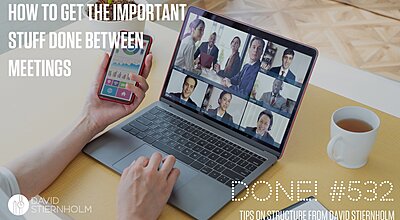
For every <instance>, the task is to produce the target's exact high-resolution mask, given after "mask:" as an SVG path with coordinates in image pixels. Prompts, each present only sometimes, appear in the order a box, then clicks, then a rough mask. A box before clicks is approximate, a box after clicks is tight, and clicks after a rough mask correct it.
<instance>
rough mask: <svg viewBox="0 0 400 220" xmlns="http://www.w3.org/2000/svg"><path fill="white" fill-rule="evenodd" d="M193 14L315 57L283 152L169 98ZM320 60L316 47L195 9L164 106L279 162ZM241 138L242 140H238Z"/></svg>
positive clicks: (178, 42) (189, 12)
mask: <svg viewBox="0 0 400 220" xmlns="http://www.w3.org/2000/svg"><path fill="white" fill-rule="evenodd" d="M191 13H194V14H196V15H199V16H202V17H204V18H207V19H210V20H214V21H216V22H218V23H221V24H224V25H228V26H230V27H234V28H235V29H237V30H240V31H243V32H246V33H248V34H250V35H253V36H258V37H261V38H262V39H267V40H268V41H272V42H273V43H276V44H280V45H282V46H284V47H287V48H291V49H293V50H295V51H298V52H300V53H303V54H305V55H308V56H310V57H311V61H310V64H309V67H308V69H307V73H306V75H305V77H304V82H303V86H302V87H301V89H300V92H299V96H298V99H297V101H296V104H295V106H294V108H293V113H292V115H291V117H290V119H289V122H288V126H287V127H286V130H285V133H284V136H283V138H282V141H281V144H280V147H279V148H277V147H275V146H273V145H270V144H267V143H265V142H261V141H257V140H254V139H251V138H250V137H249V135H248V134H246V133H245V132H243V131H240V130H232V129H231V128H229V127H228V126H227V125H224V124H222V123H218V122H217V121H216V120H215V119H213V118H211V117H209V116H207V115H206V114H203V113H201V112H199V111H197V110H195V109H192V108H190V107H188V106H185V105H183V104H181V103H179V101H176V100H173V99H170V98H168V97H167V96H166V95H165V94H166V90H167V86H168V83H169V80H170V78H171V74H172V72H173V70H174V61H175V58H176V56H177V53H178V50H179V47H180V43H181V40H180V39H181V38H182V36H183V34H184V28H185V27H186V25H187V22H188V18H189V15H190V14H191ZM317 56H318V51H317V50H316V49H315V48H313V47H310V46H307V45H305V44H302V43H299V42H296V41H293V40H291V39H288V38H285V37H282V36H279V35H276V34H273V33H270V32H268V31H265V30H261V29H259V28H256V27H253V26H250V25H248V24H244V23H242V22H239V21H236V20H233V19H230V18H226V17H223V16H220V15H216V14H214V13H212V12H208V11H205V10H203V9H200V8H197V7H194V6H191V7H189V8H188V10H187V13H186V16H185V20H184V22H183V24H182V28H181V32H180V33H179V37H178V39H177V42H176V46H175V50H174V53H173V55H172V59H171V62H170V65H169V68H168V72H167V76H166V78H165V81H164V85H163V89H162V91H161V95H160V101H163V102H165V103H167V104H169V105H170V106H172V107H174V108H176V109H178V110H180V111H182V112H184V113H185V114H188V115H190V116H191V117H194V118H196V119H198V120H200V121H202V122H204V123H207V124H209V125H211V126H213V127H215V128H217V129H219V130H221V131H222V132H225V133H227V134H229V135H232V136H235V137H237V138H238V139H240V140H241V141H244V142H246V143H248V144H250V145H252V146H255V147H257V148H259V149H260V150H263V151H268V152H270V153H272V154H274V155H276V156H277V157H278V158H280V157H281V156H282V153H283V151H284V149H285V146H286V144H287V140H288V136H289V134H290V131H291V129H292V127H293V124H294V121H295V118H296V115H297V112H298V110H299V105H300V103H301V101H302V98H303V97H304V92H305V89H306V87H307V84H308V82H309V80H310V78H311V72H312V70H313V67H314V64H315V61H316V58H317ZM238 134H239V135H240V136H238Z"/></svg>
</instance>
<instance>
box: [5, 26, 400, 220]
mask: <svg viewBox="0 0 400 220" xmlns="http://www.w3.org/2000/svg"><path fill="white" fill-rule="evenodd" d="M79 25H80V24H79V23H74V24H72V25H69V26H67V27H65V28H63V30H64V31H67V30H79ZM146 32H147V33H149V34H151V35H152V36H153V37H154V45H153V47H152V52H153V54H154V65H153V69H152V72H151V74H150V77H149V79H148V81H149V84H150V85H151V88H150V90H149V92H148V94H147V95H146V99H145V101H144V102H143V103H142V105H141V106H140V108H139V110H140V109H141V108H144V107H145V106H147V105H149V104H150V103H152V102H154V101H155V100H157V99H158V96H159V93H160V90H161V85H162V83H163V81H164V77H165V74H166V71H165V70H166V68H167V66H168V65H169V60H170V57H171V54H172V51H173V48H174V44H173V43H171V42H174V41H175V40H176V37H177V33H176V32H174V31H171V30H169V29H166V28H164V27H161V26H159V25H156V24H153V23H148V24H147V25H146ZM102 56H103V54H102V52H101V51H97V50H63V51H62V52H60V51H56V50H48V49H41V50H40V51H39V50H13V51H10V52H8V53H6V54H2V55H1V56H0V64H1V66H8V59H17V58H26V57H29V58H32V59H34V58H38V59H39V58H40V59H46V58H48V59H50V58H54V57H57V58H61V59H62V58H64V59H67V58H68V59H71V61H72V63H73V66H72V71H73V75H72V76H71V77H69V78H62V79H61V78H60V79H45V78H40V79H39V78H29V79H26V78H25V79H24V78H11V77H8V76H7V75H6V74H1V75H0V81H1V82H3V84H4V86H2V88H1V91H2V92H1V93H0V98H1V100H2V101H3V103H8V104H7V105H6V106H2V108H3V110H2V113H3V114H1V116H0V119H1V121H2V122H3V123H1V125H0V126H1V127H0V131H1V132H2V139H1V143H2V144H1V146H2V149H1V154H0V161H1V162H2V163H4V162H5V161H7V160H9V159H12V158H14V157H15V156H16V155H18V154H20V153H22V152H24V151H26V150H27V149H29V148H31V147H34V146H35V145H38V144H40V143H42V142H43V141H44V140H46V139H47V138H48V137H49V136H53V135H55V134H56V133H57V132H59V131H60V130H61V129H62V128H64V127H65V126H66V125H67V124H68V123H69V122H70V121H71V120H73V119H74V117H75V116H76V115H77V114H78V112H79V111H80V109H81V106H82V104H83V102H84V99H85V96H86V94H87V92H86V91H88V88H89V85H90V82H92V81H93V79H94V75H95V73H96V69H97V67H98V65H99V64H100V61H101V58H102ZM321 61H322V63H323V64H324V65H331V66H335V67H336V68H335V69H336V70H341V71H344V72H349V71H353V70H354V69H353V68H350V67H348V68H346V66H344V65H342V64H337V63H335V62H330V61H329V60H328V59H326V58H323V57H320V59H319V61H318V62H319V63H321ZM329 69H330V68H329V67H325V66H318V65H317V67H316V71H315V73H314V76H315V77H314V76H313V78H312V82H322V84H323V83H327V84H329V83H331V82H327V80H326V79H324V77H322V76H326V75H329V72H328V70H329ZM355 71H358V70H355ZM339 75H340V74H339ZM368 77H369V76H368ZM382 79H384V78H382ZM365 80H366V79H363V80H362V81H360V83H362V84H363V83H364V87H366V86H369V85H368V84H367V85H365V83H366V82H365ZM369 80H370V81H369V82H374V83H377V84H378V88H379V89H381V91H382V93H381V94H382V95H384V96H385V95H386V97H389V99H390V98H391V97H394V95H395V94H400V93H399V92H398V91H399V90H400V87H399V86H398V84H394V83H393V81H389V80H386V81H380V80H381V79H376V78H374V77H369ZM380 83H381V84H380ZM331 86H332V85H331ZM358 86H359V85H358ZM362 86H363V85H361V87H362ZM327 87H329V86H327ZM338 87H340V89H343V88H346V87H344V86H338ZM15 88H20V89H15ZM373 88H374V87H373ZM357 91H359V90H357ZM357 91H356V92H355V93H354V94H356V96H358V97H359V98H360V97H361V98H363V97H362V96H361V95H360V94H358V92H357ZM10 92H13V94H12V95H10ZM335 92H336V91H335ZM342 92H343V91H342ZM393 92H394V93H393ZM338 93H340V92H338ZM354 94H348V95H346V96H348V97H350V98H353V97H354ZM39 96H41V97H42V98H41V99H34V97H39ZM372 97H373V96H372ZM373 98H374V97H373ZM354 99H355V100H357V98H354ZM392 100H396V99H392ZM397 100H398V99H397ZM358 101H360V100H358ZM371 102H373V103H374V104H376V105H372V104H370V103H371ZM364 103H366V104H369V105H371V106H374V107H375V108H380V106H384V108H380V109H382V110H383V111H386V112H390V113H391V114H394V115H396V114H398V113H399V112H400V111H399V108H398V104H396V103H395V104H390V103H391V101H390V100H389V101H388V100H386V101H385V100H383V101H381V100H378V101H376V100H375V101H374V100H373V99H371V100H369V102H364ZM346 105H362V104H359V103H356V102H354V101H352V100H349V99H347V98H344V97H341V96H338V95H336V94H334V93H331V92H328V91H326V90H323V89H321V88H318V87H315V86H312V85H311V86H309V88H308V91H307V94H306V95H305V98H304V101H303V104H302V106H301V108H300V112H299V115H298V117H297V120H296V123H295V126H294V128H293V132H292V135H291V137H290V138H289V141H288V144H287V148H286V152H285V154H284V156H283V158H282V159H281V160H280V161H279V162H278V163H277V164H276V165H275V166H273V167H272V168H271V169H269V170H268V171H267V172H265V173H264V174H263V175H262V176H260V177H259V180H265V181H268V182H270V183H271V184H272V186H274V183H275V181H280V182H281V183H282V184H283V185H284V186H285V187H286V188H287V187H288V186H289V184H290V182H289V181H290V180H293V181H297V180H310V181H318V192H317V195H316V197H317V198H318V199H319V200H320V201H321V202H322V203H323V204H324V205H325V206H326V207H328V208H329V209H348V208H349V207H352V208H354V209H374V210H376V209H396V208H397V211H399V210H398V207H395V203H396V202H398V201H397V200H398V199H400V191H399V189H398V188H397V187H399V186H400V180H399V179H398V178H395V177H397V176H396V174H398V172H396V170H399V169H400V163H399V162H398V158H397V157H398V155H400V148H399V147H398V146H400V139H399V137H398V136H399V135H398V128H399V127H400V119H399V118H397V117H394V116H392V115H389V114H386V113H383V112H381V111H378V110H374V111H375V112H376V113H377V114H378V115H379V117H380V118H381V128H380V131H379V134H378V137H377V142H376V145H375V146H374V148H373V151H372V153H371V156H370V158H369V162H368V164H367V165H366V166H365V167H363V168H361V169H357V170H349V169H345V168H342V167H340V166H338V165H336V164H335V163H334V162H332V161H330V160H329V158H328V156H327V155H326V144H327V142H328V140H329V119H330V115H331V114H332V112H333V111H334V110H335V109H337V108H339V107H342V106H346ZM368 108H370V107H368ZM61 116H62V117H61ZM316 131H318V135H315V133H316ZM3 135H4V136H3ZM7 146H11V147H7ZM119 179H120V177H119V175H117V174H115V173H114V172H113V171H111V170H109V169H107V168H105V167H104V166H102V165H100V164H98V163H97V162H95V161H94V160H92V159H91V158H89V157H87V156H85V155H83V154H79V155H78V157H77V158H76V159H75V160H74V161H72V162H71V164H70V165H69V166H68V167H67V169H66V170H65V171H64V172H63V173H62V175H61V176H60V177H59V178H58V179H57V180H56V181H55V182H54V183H53V184H52V185H51V186H50V187H49V188H48V189H47V190H46V191H45V192H43V193H42V194H41V195H42V196H43V197H49V196H57V197H59V199H60V205H66V204H68V205H91V206H92V208H93V213H91V214H75V215H72V214H71V216H72V217H73V218H76V219H114V218H115V216H116V205H115V204H116V189H117V185H118V182H119ZM334 180H337V181H341V180H344V181H347V182H346V183H347V184H348V181H349V180H359V181H361V183H364V182H365V181H368V180H372V181H376V182H377V183H378V184H379V183H380V182H381V181H385V180H388V181H391V182H392V183H393V184H394V190H393V192H392V193H391V194H390V195H389V196H388V197H389V198H395V202H367V201H365V200H363V199H361V201H360V202H358V203H355V202H351V201H349V200H348V199H342V201H341V202H332V201H331V198H330V196H329V191H330V186H331V185H332V184H333V181H334ZM295 185H296V184H295ZM362 189H365V190H366V189H368V188H365V187H364V188H362ZM378 189H379V190H378V191H377V192H378V195H379V198H380V197H381V196H382V195H383V194H384V193H385V192H387V191H388V186H387V185H384V186H382V187H379V188H378ZM265 190H266V188H265V187H262V186H261V187H257V190H256V194H257V195H259V196H260V197H262V196H265V195H267V194H265ZM365 192H366V191H364V192H363V196H364V194H365ZM311 194H313V195H315V193H311ZM241 195H243V193H242V194H241ZM241 195H240V196H241ZM307 195H308V194H307V193H303V194H302V197H305V196H307ZM352 195H353V196H354V195H355V194H352ZM240 196H239V197H240ZM274 196H275V194H273V197H272V199H270V200H269V201H267V202H258V201H255V200H254V199H253V198H251V196H250V198H248V199H246V200H245V201H243V202H231V203H229V204H228V205H227V206H226V207H225V208H224V209H222V210H221V211H220V212H218V213H217V215H216V216H215V217H216V218H217V219H225V218H229V219H239V210H241V209H253V210H255V209H262V210H267V209H281V208H284V207H286V206H288V205H289V204H292V203H294V201H290V200H289V199H287V198H285V197H281V200H279V202H275V199H273V198H275V197H274ZM365 196H369V194H368V195H367V194H365ZM379 198H378V200H379ZM396 214H400V213H396ZM172 216H173V217H174V218H183V219H184V218H189V216H187V215H186V214H185V213H183V212H181V211H179V210H177V209H176V208H174V207H172V206H169V205H168V206H167V207H166V208H165V209H164V211H163V213H162V216H161V218H162V219H167V218H168V217H172Z"/></svg>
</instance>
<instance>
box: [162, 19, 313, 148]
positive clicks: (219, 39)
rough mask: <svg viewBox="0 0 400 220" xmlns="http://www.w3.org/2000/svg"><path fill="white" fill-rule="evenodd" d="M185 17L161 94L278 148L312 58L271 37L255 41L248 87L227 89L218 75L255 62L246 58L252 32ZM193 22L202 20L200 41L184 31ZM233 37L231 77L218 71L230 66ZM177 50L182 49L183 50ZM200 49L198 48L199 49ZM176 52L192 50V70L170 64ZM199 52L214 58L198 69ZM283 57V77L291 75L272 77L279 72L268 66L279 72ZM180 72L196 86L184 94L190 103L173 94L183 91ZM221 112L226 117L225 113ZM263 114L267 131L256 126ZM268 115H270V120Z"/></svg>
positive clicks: (243, 67)
mask: <svg viewBox="0 0 400 220" xmlns="http://www.w3.org/2000/svg"><path fill="white" fill-rule="evenodd" d="M188 16H189V18H188V19H187V20H186V23H185V24H184V27H183V29H184V31H183V33H181V35H180V43H181V44H180V45H179V47H177V49H176V50H177V51H176V53H175V55H174V59H173V61H172V64H173V65H172V68H173V69H172V71H171V72H172V73H171V75H170V76H169V77H167V81H168V82H167V87H166V88H164V89H165V90H164V91H163V92H164V96H165V97H167V98H169V99H171V100H172V101H174V102H175V103H179V104H181V105H184V106H187V107H190V108H192V109H194V110H196V112H198V113H202V114H203V115H204V116H206V117H207V118H211V119H213V120H214V121H217V122H219V123H220V124H224V125H225V126H227V127H228V128H231V129H232V130H234V131H237V132H239V133H242V134H243V135H245V136H247V137H249V138H251V139H254V140H256V141H257V142H259V143H262V144H263V145H265V144H268V145H272V146H274V147H275V148H277V149H279V148H280V146H281V143H282V140H283V139H284V137H285V135H286V134H287V132H288V125H289V124H290V120H292V118H293V114H292V113H293V112H295V110H296V108H297V105H298V101H299V98H300V97H299V94H301V92H302V89H303V83H304V82H305V80H306V77H307V72H308V71H310V69H311V65H310V64H311V62H312V57H311V56H309V55H306V54H303V53H301V52H299V51H297V50H296V48H295V47H294V48H293V49H292V48H290V47H285V46H282V45H279V44H277V43H275V42H274V41H268V40H267V39H261V40H262V41H263V44H264V47H263V49H262V51H261V54H259V55H258V56H259V59H258V60H259V63H260V65H259V68H258V69H257V70H256V71H255V74H254V76H255V77H253V78H254V80H253V81H252V83H250V84H251V86H250V87H251V90H247V91H246V90H245V89H241V88H240V82H239V86H238V87H236V88H234V87H227V86H226V85H224V83H223V79H224V78H228V77H230V78H235V76H236V75H239V74H240V71H244V70H243V69H245V68H246V66H247V67H248V66H249V64H250V65H252V64H253V65H254V63H257V61H256V62H254V55H252V57H253V60H251V59H250V53H251V52H252V51H251V47H252V44H250V43H251V41H252V39H253V38H254V37H255V36H254V35H251V34H248V33H246V32H243V31H240V30H237V29H234V28H232V27H230V26H228V25H224V24H222V23H218V22H216V21H213V20H210V19H207V18H205V17H202V16H199V15H197V14H194V13H190V14H189V15H188ZM198 19H200V20H202V22H198V21H199V20H198ZM194 23H195V24H196V23H197V25H198V26H202V25H201V24H200V25H199V23H203V28H204V32H203V35H202V37H201V39H200V40H198V39H196V42H195V40H193V39H194V38H195V37H193V35H195V34H190V33H191V25H192V24H194ZM193 27H194V25H193ZM212 35H214V37H215V43H214V46H213V47H211V48H210V47H209V45H208V41H209V39H211V36H212ZM188 37H192V41H193V42H191V43H192V45H193V44H194V46H193V47H192V48H193V49H189V50H188V48H189V47H187V45H188V44H187V42H189V41H188V39H185V38H188ZM235 38H236V39H237V38H239V39H240V46H239V47H238V49H237V53H235V54H238V55H239V62H240V64H239V65H238V66H239V73H236V74H233V75H232V76H224V75H223V74H221V75H220V74H219V73H220V71H221V70H224V68H226V67H227V66H228V65H229V64H230V65H231V69H233V68H232V63H233V62H229V59H231V58H232V57H233V56H234V53H233V52H232V51H233V49H232V48H233V46H232V43H234V41H233V40H234V39H235ZM236 41H237V40H236ZM255 41H257V40H255ZM184 42H185V43H184ZM235 43H236V42H235ZM204 45H206V46H204ZM214 47H216V48H218V53H216V52H215V51H216V50H213V48H214ZM182 48H185V49H184V50H183V49H182ZM205 48H206V49H205ZM202 49H203V51H201V50H202ZM180 50H182V51H185V52H186V54H185V53H181V55H182V54H184V55H185V57H186V58H187V57H190V54H187V53H189V52H193V51H194V53H195V54H196V53H197V57H194V55H193V56H192V58H193V67H192V68H188V66H187V65H184V64H182V62H181V63H179V64H178V63H177V62H176V61H177V59H179V55H180V52H182V51H180ZM198 50H200V51H198ZM196 51H197V52H196ZM202 53H207V54H208V55H213V56H215V57H216V60H217V62H216V63H212V65H211V67H202V66H201V61H200V62H199V61H198V60H196V59H201V58H202V55H203V54H202ZM285 56H286V57H285ZM288 56H289V58H291V62H289V67H288V68H287V69H288V70H286V71H287V73H286V76H288V74H289V73H288V72H290V73H291V76H292V77H291V78H290V77H284V76H279V75H277V74H279V72H280V71H278V73H276V72H271V70H273V71H274V70H278V69H279V70H282V68H281V66H283V65H284V64H283V63H284V62H285V59H286V65H288V62H287V58H288ZM256 57H257V56H256ZM181 58H182V57H181ZM181 60H182V59H181ZM256 60H257V59H256ZM235 61H237V59H236V60H235ZM196 63H197V65H196ZM215 64H219V66H220V69H221V70H220V71H219V72H218V73H217V71H216V67H215ZM189 66H190V65H189ZM284 74H285V73H284ZM186 76H190V78H195V79H196V80H197V85H196V87H195V89H194V90H193V92H192V94H191V95H190V99H192V101H193V102H194V103H195V105H194V104H193V102H191V103H189V102H187V101H183V100H182V99H181V97H182V96H180V97H178V96H177V95H176V94H177V93H183V89H184V86H183V85H184V83H185V82H184V79H185V77H186ZM293 76H294V77H293ZM244 78H245V77H243V79H244ZM232 81H233V80H232ZM232 81H231V82H232ZM247 88H248V86H247ZM210 90H211V91H210ZM222 91H225V92H226V93H230V95H225V96H226V97H228V98H229V101H230V104H229V106H228V108H226V111H225V114H224V115H223V116H217V115H216V112H217V110H218V108H219V107H220V108H222V107H221V106H219V100H222V99H220V95H222V94H221V93H222ZM171 94H175V95H171ZM226 97H225V99H226ZM226 115H228V116H229V117H225V116H226ZM265 115H266V116H267V117H268V118H269V124H270V127H269V129H261V128H262V126H261V125H258V124H259V122H260V124H261V121H262V120H260V116H265ZM270 115H272V120H271V118H270V117H271V116H270ZM263 118H265V117H263ZM271 121H272V123H271ZM264 122H265V120H264ZM264 124H265V123H264ZM264 127H265V126H264ZM259 128H260V129H259ZM258 131H264V134H263V135H261V134H260V133H259V132H258ZM267 136H268V137H267Z"/></svg>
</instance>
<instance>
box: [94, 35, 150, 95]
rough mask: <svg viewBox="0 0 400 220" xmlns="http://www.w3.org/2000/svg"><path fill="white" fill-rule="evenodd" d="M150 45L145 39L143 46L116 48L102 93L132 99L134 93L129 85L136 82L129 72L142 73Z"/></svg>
mask: <svg viewBox="0 0 400 220" xmlns="http://www.w3.org/2000/svg"><path fill="white" fill-rule="evenodd" d="M148 45H149V41H148V40H145V39H144V40H143V48H138V47H134V46H132V47H129V48H123V49H117V48H115V49H114V53H113V54H112V57H111V60H110V64H109V66H108V69H107V73H106V76H105V79H104V83H103V85H102V88H101V91H100V95H102V96H106V97H110V98H116V99H119V100H123V101H130V100H131V98H132V95H133V94H132V92H131V91H130V90H128V89H127V87H128V85H129V84H131V85H135V83H136V82H135V81H132V80H130V77H129V74H130V73H132V74H136V75H137V74H139V73H140V70H141V65H143V59H144V58H145V55H146V51H147V47H148Z"/></svg>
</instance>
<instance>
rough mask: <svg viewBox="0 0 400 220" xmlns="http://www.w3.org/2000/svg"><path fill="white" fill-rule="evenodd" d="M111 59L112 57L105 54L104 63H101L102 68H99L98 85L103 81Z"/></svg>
mask: <svg viewBox="0 0 400 220" xmlns="http://www.w3.org/2000/svg"><path fill="white" fill-rule="evenodd" d="M109 59H110V56H109V55H108V53H104V57H103V61H102V62H101V66H100V68H99V71H98V72H97V77H96V83H98V84H100V83H101V81H102V80H103V77H104V73H105V71H106V69H107V64H108V60H109Z"/></svg>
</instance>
